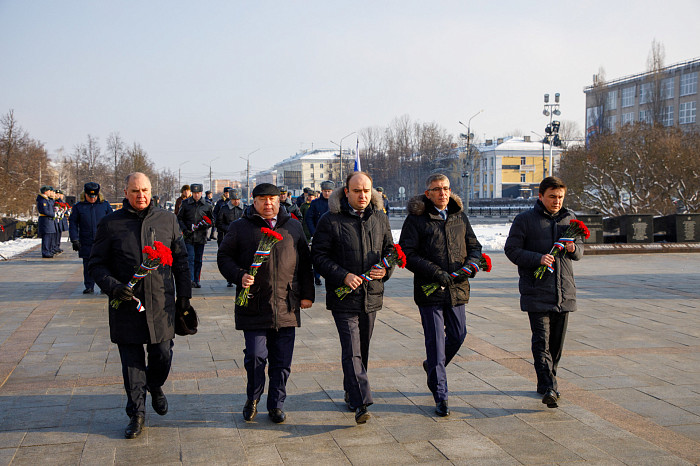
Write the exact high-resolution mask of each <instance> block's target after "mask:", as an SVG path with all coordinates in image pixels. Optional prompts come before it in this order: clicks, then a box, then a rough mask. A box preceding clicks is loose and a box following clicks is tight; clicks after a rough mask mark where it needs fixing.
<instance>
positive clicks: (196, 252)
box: [177, 183, 214, 288]
mask: <svg viewBox="0 0 700 466" xmlns="http://www.w3.org/2000/svg"><path fill="white" fill-rule="evenodd" d="M190 189H191V190H192V196H191V197H189V198H188V199H186V200H185V201H183V202H182V207H180V211H179V212H178V214H177V219H178V221H179V222H180V228H181V229H182V232H183V233H184V235H185V246H186V247H187V259H188V261H189V264H190V273H191V276H192V287H193V288H201V287H202V285H200V284H199V276H200V275H201V273H202V257H203V256H204V246H206V244H207V233H208V231H207V230H208V229H209V228H210V227H211V226H212V223H210V224H201V222H202V220H203V219H204V217H205V216H206V217H208V218H209V220H210V221H212V222H213V220H212V219H213V218H214V212H213V211H214V208H213V207H212V205H211V204H207V203H206V202H204V200H203V199H202V194H203V193H202V189H203V186H202V185H201V184H197V183H195V184H192V185H190Z"/></svg>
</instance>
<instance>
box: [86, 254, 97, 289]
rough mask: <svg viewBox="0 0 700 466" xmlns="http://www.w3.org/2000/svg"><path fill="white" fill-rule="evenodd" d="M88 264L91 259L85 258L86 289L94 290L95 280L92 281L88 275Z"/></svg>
mask: <svg viewBox="0 0 700 466" xmlns="http://www.w3.org/2000/svg"><path fill="white" fill-rule="evenodd" d="M88 262H90V258H89V257H83V283H85V289H86V290H87V289H91V290H92V289H94V288H95V280H93V279H92V277H91V276H90V274H89V273H88Z"/></svg>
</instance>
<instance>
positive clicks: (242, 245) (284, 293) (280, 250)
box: [217, 183, 315, 423]
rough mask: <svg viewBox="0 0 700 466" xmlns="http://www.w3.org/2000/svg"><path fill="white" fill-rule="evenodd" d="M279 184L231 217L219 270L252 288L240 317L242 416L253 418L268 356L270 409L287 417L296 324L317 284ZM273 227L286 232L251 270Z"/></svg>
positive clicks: (265, 187)
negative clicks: (243, 382) (244, 381)
mask: <svg viewBox="0 0 700 466" xmlns="http://www.w3.org/2000/svg"><path fill="white" fill-rule="evenodd" d="M279 195H280V192H279V189H278V188H277V186H275V185H273V184H270V183H262V184H259V185H257V186H256V187H255V189H254V190H253V205H250V206H248V207H247V208H246V209H245V212H244V214H243V217H241V218H240V219H239V220H237V221H235V222H233V223H231V224H230V225H229V227H228V232H227V233H226V236H225V237H224V240H223V241H222V243H221V247H219V252H218V255H217V262H218V265H219V271H220V272H221V274H222V275H223V276H224V278H226V280H227V281H229V282H231V283H235V284H236V296H238V294H239V293H240V292H241V291H242V290H243V289H244V288H249V297H248V303H247V305H245V306H242V305H239V304H236V308H235V312H234V314H235V323H236V329H237V330H243V337H244V339H245V350H244V354H245V357H244V366H245V369H246V373H247V375H248V384H247V387H246V394H247V401H246V403H245V406H244V407H243V418H244V419H245V420H246V421H252V420H253V419H254V418H255V415H256V414H257V412H258V410H257V406H258V402H259V401H260V397H261V395H262V393H263V390H264V389H265V366H266V365H267V363H268V361H269V368H268V377H269V379H270V380H269V386H268V392H267V410H268V414H269V416H270V419H271V420H272V421H273V422H275V423H281V422H284V420H285V419H286V414H285V412H284V411H283V409H282V408H283V406H284V401H285V398H286V397H287V391H286V385H287V379H288V378H289V373H290V371H291V365H292V354H293V352H294V337H295V328H296V327H299V326H300V325H301V314H300V309H306V308H309V307H311V305H312V303H313V301H314V298H315V290H314V284H313V280H312V278H311V257H310V253H309V246H308V244H307V242H306V237H305V236H304V230H303V229H302V227H301V223H299V222H297V221H296V220H294V219H292V217H291V216H290V215H289V214H288V213H287V211H285V210H284V209H280V204H279ZM263 228H270V229H272V230H274V231H275V232H276V233H279V234H280V235H281V236H282V240H280V241H279V242H278V243H276V244H274V245H273V246H272V249H271V251H270V256H269V257H268V259H267V260H266V261H265V262H263V263H262V265H261V266H260V267H259V268H258V271H257V274H256V275H255V276H252V275H250V273H249V271H250V266H251V264H252V262H253V258H254V257H255V252H256V251H257V249H258V244H259V243H260V239H261V238H262V235H263V231H262V229H263Z"/></svg>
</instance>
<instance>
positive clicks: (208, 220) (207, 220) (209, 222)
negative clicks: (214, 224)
mask: <svg viewBox="0 0 700 466" xmlns="http://www.w3.org/2000/svg"><path fill="white" fill-rule="evenodd" d="M202 220H204V221H205V222H206V223H207V224H209V225H211V219H210V218H209V217H207V216H206V215H204V216H203V217H202Z"/></svg>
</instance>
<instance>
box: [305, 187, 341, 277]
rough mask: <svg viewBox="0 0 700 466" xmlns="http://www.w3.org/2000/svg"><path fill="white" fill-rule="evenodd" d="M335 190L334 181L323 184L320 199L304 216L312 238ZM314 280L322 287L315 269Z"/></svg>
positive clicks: (312, 204)
mask: <svg viewBox="0 0 700 466" xmlns="http://www.w3.org/2000/svg"><path fill="white" fill-rule="evenodd" d="M334 188H335V183H334V182H332V181H324V182H323V183H321V195H320V196H319V197H318V199H316V200H315V201H313V202H312V203H311V205H310V206H309V209H308V210H307V211H306V215H304V218H303V221H304V223H305V224H306V227H307V228H308V230H309V233H311V237H312V238H313V236H314V233H316V225H318V221H319V220H320V219H321V215H323V214H325V213H326V212H328V198H329V197H331V193H332V192H333V189H334ZM314 278H315V283H316V284H317V285H320V284H321V276H320V275H319V273H318V272H317V271H316V269H315V268H314Z"/></svg>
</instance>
